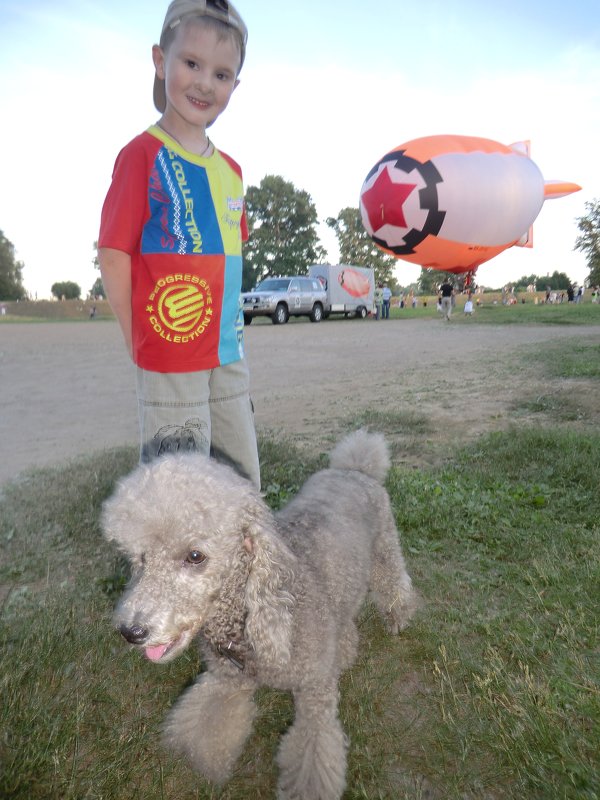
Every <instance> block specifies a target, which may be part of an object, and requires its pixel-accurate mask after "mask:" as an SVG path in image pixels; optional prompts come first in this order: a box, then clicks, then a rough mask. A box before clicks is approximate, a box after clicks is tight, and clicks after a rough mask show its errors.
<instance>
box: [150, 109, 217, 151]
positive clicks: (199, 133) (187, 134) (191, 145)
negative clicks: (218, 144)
mask: <svg viewBox="0 0 600 800" xmlns="http://www.w3.org/2000/svg"><path fill="white" fill-rule="evenodd" d="M156 125H157V126H158V127H159V128H160V129H161V131H163V132H164V133H166V134H167V136H169V137H170V138H171V139H173V141H174V142H177V144H178V145H179V146H180V147H181V148H182V149H183V150H186V151H187V152H188V153H193V154H194V155H196V156H209V155H210V154H211V148H212V143H211V141H210V139H209V138H208V134H207V133H206V131H205V130H202V129H200V128H198V129H197V130H194V131H184V132H182V131H179V130H178V129H177V126H175V125H174V124H172V123H170V122H169V121H168V120H165V118H164V117H161V118H160V119H159V120H158V122H157V123H156Z"/></svg>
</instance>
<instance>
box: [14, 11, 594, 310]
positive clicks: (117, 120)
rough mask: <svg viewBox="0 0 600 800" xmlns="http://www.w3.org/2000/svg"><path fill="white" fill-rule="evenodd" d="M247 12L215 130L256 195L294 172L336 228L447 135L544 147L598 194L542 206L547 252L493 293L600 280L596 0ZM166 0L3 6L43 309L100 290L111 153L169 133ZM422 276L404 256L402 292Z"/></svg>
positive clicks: (490, 272)
mask: <svg viewBox="0 0 600 800" xmlns="http://www.w3.org/2000/svg"><path fill="white" fill-rule="evenodd" d="M568 5H569V7H567V4H566V3H565V2H564V0H520V2H518V1H517V0H502V2H500V3H487V2H484V3H482V2H481V0H454V2H452V3H448V2H445V1H444V2H442V1H441V0H419V2H418V3H412V2H403V0H378V2H371V3H365V2H358V0H347V2H340V0H330V2H327V3H325V2H323V0H302V2H298V1H296V2H293V0H282V2H274V0H238V2H237V4H236V8H237V9H238V10H239V11H240V13H241V14H242V16H243V17H244V20H245V21H246V24H247V26H248V29H249V40H248V50H247V58H246V62H245V64H244V67H243V70H242V72H241V75H240V80H241V82H240V85H239V87H238V88H237V90H236V91H235V93H234V95H233V97H232V100H231V102H230V105H229V107H228V108H227V110H226V111H225V112H224V114H223V115H222V117H221V118H220V119H219V120H217V122H216V123H215V124H214V126H213V127H212V128H211V131H210V136H211V139H212V141H213V142H214V143H215V145H216V146H217V147H218V148H220V149H221V150H223V151H224V152H226V153H228V154H230V155H231V156H233V157H234V158H235V159H236V161H238V162H239V163H240V164H241V165H242V168H243V171H244V181H245V184H246V186H249V185H258V184H259V183H260V181H261V180H262V178H263V177H264V176H265V175H281V176H282V177H283V178H285V179H286V180H288V181H291V182H292V183H293V184H294V185H295V186H296V188H297V189H302V190H305V191H307V192H308V193H309V194H310V195H311V197H312V199H313V202H314V203H315V206H316V209H317V213H318V217H319V220H320V221H321V224H320V226H319V234H320V236H321V242H322V244H323V245H324V246H325V248H326V249H327V251H328V254H329V260H330V261H331V262H333V263H335V262H336V261H337V260H338V257H339V253H338V252H337V242H336V239H335V236H334V234H333V233H332V231H331V230H330V229H329V228H328V227H327V226H326V225H325V223H324V220H325V219H326V218H327V217H331V216H333V217H335V216H337V214H338V213H339V211H340V210H341V209H342V208H345V207H347V206H354V207H356V206H357V205H358V201H359V194H360V190H361V187H362V184H363V181H364V179H365V177H366V175H367V173H368V172H369V170H370V169H371V167H372V166H373V165H374V164H375V163H376V162H377V161H378V160H379V159H380V158H381V157H382V156H383V155H384V154H385V153H387V152H388V151H389V150H392V149H394V148H395V147H397V146H398V145H400V144H402V143H403V142H407V141H409V140H411V139H415V138H419V137H423V136H431V135H436V134H461V135H468V136H482V137H485V138H489V139H493V140H495V141H498V142H501V143H503V144H511V143H513V142H517V141H522V140H530V141H531V158H532V159H533V161H534V162H535V163H536V164H537V166H538V167H539V168H540V170H541V172H542V174H543V176H544V178H545V179H546V180H550V179H561V180H566V181H572V182H575V183H578V184H579V185H581V186H582V187H583V188H582V191H580V192H578V193H576V194H573V195H570V196H569V197H565V198H561V199H557V200H553V201H549V202H546V203H545V204H544V206H543V207H542V210H541V212H540V214H539V216H538V218H537V220H536V222H535V224H534V246H533V248H532V249H525V248H518V247H514V248H511V249H509V250H508V251H505V252H504V253H502V254H501V255H499V256H497V257H496V258H495V259H493V260H491V261H489V262H487V263H486V264H483V265H482V266H481V267H480V268H479V270H478V274H477V281H478V283H480V284H483V285H485V286H491V287H499V286H502V285H504V284H506V283H510V282H511V281H515V280H517V279H518V278H520V277H521V276H523V275H530V274H537V275H540V276H541V275H545V274H548V273H552V272H554V270H558V271H559V272H566V273H567V274H568V275H569V277H570V278H571V279H572V280H573V281H574V282H577V283H579V282H582V281H583V280H584V278H585V277H586V276H587V273H588V268H587V266H586V261H585V255H584V254H583V253H580V252H579V251H574V250H573V246H574V243H575V239H576V237H577V233H578V230H577V223H576V219H577V218H578V217H581V216H584V215H585V214H586V207H585V203H586V201H588V202H589V201H592V200H594V199H597V198H600V155H599V151H600V144H599V143H600V3H599V2H598V0H575V2H574V3H573V4H568ZM166 7H167V2H166V0H97V1H92V0H77V1H76V2H75V0H0V41H1V44H2V46H1V47H0V109H1V113H2V122H3V124H2V126H1V128H0V142H1V143H2V152H3V153H4V163H3V165H2V174H1V175H0V230H1V231H3V233H4V235H5V237H6V238H8V239H9V240H10V241H11V242H12V243H13V245H14V246H15V250H16V257H17V259H18V260H20V261H22V262H23V264H24V270H23V282H24V285H25V288H26V289H27V290H28V291H29V292H30V293H31V295H32V296H33V297H37V298H39V299H42V298H46V297H50V296H51V293H50V287H51V285H52V284H53V283H55V282H56V281H67V280H69V281H74V282H75V283H78V284H79V285H80V286H81V288H82V292H83V295H84V296H85V295H86V294H87V292H88V291H89V290H90V289H91V287H92V285H93V283H94V281H95V280H96V278H97V277H98V276H99V273H98V271H97V270H96V269H95V268H94V264H93V259H94V255H95V253H94V247H93V246H94V242H95V240H96V239H97V236H98V225H99V218H100V211H101V208H102V203H103V200H104V196H105V194H106V191H107V189H108V186H109V183H110V178H111V173H112V169H113V165H114V161H115V158H116V156H117V154H118V152H119V150H120V149H121V147H123V146H124V145H125V144H126V143H127V142H128V141H130V140H131V139H132V138H133V137H134V136H136V135H137V134H138V133H141V132H142V131H143V130H145V129H146V128H147V127H148V126H149V125H151V124H152V123H154V122H155V121H156V120H157V118H158V116H159V115H158V113H157V112H156V110H155V109H154V106H153V103H152V83H153V66H152V59H151V48H152V45H153V44H154V43H155V42H156V41H157V40H158V38H159V35H160V30H161V28H162V22H163V18H164V14H165V11H166ZM419 272H420V268H419V267H418V266H415V265H412V264H409V263H408V262H405V261H401V260H399V261H398V264H397V268H396V277H397V278H398V281H399V282H400V284H401V285H406V284H408V283H410V282H411V281H413V280H416V278H417V277H418V275H419Z"/></svg>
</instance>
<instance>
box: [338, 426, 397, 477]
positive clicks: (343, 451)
mask: <svg viewBox="0 0 600 800" xmlns="http://www.w3.org/2000/svg"><path fill="white" fill-rule="evenodd" d="M329 463H330V465H331V468H332V469H353V470H356V471H357V472H364V473H365V475H369V476H370V477H371V478H374V479H375V480H376V481H379V483H383V482H384V481H385V478H386V475H387V474H388V471H389V468H390V455H389V452H388V446H387V444H386V441H385V439H384V437H383V434H381V433H368V432H367V431H366V430H365V429H364V428H361V429H360V430H358V431H355V432H354V433H351V434H350V435H349V436H346V437H345V439H342V441H341V442H340V443H339V444H338V445H337V446H336V447H335V448H334V450H333V451H332V452H331V455H330V456H329Z"/></svg>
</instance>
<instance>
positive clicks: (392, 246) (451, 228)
mask: <svg viewBox="0 0 600 800" xmlns="http://www.w3.org/2000/svg"><path fill="white" fill-rule="evenodd" d="M579 189H581V187H580V186H578V185H577V184H575V183H565V182H560V181H545V180H544V178H543V176H542V173H541V172H540V170H539V168H538V167H537V166H536V164H535V163H534V162H533V161H532V160H531V158H530V157H529V143H528V142H519V143H518V144H512V145H504V144H500V143H499V142H494V141H492V140H491V139H482V138H478V137H474V136H427V137H424V138H422V139H413V140H412V141H410V142H406V143H405V144H401V145H400V146H399V147H396V148H395V149H394V150H392V151H390V152H389V153H387V154H386V155H385V156H384V157H383V158H382V159H380V161H378V162H377V164H375V166H374V167H373V169H372V170H371V171H370V172H369V174H368V175H367V177H366V180H365V182H364V184H363V187H362V189H361V193H360V213H361V218H362V222H363V225H364V227H365V229H366V231H367V233H368V234H369V236H370V237H371V238H372V239H373V241H374V242H375V243H376V244H377V245H378V246H379V247H381V248H382V249H383V250H385V251H386V252H388V253H390V254H392V255H394V256H396V257H397V258H401V259H405V260H406V261H410V262H412V263H413V264H420V265H421V266H422V267H431V268H433V269H439V270H443V271H446V272H454V273H463V272H472V273H474V272H475V270H476V269H477V267H478V266H479V265H480V264H483V263H484V261H488V260H489V259H490V258H494V256H497V255H498V254H499V253H501V252H502V251H503V250H506V249H507V248H509V247H512V246H513V245H521V246H525V247H527V246H531V225H532V224H533V221H534V220H535V218H536V217H537V215H538V214H539V212H540V210H541V208H542V205H543V204H544V201H545V200H549V199H553V198H557V197H564V196H565V195H568V194H571V193H572V192H577V191H579Z"/></svg>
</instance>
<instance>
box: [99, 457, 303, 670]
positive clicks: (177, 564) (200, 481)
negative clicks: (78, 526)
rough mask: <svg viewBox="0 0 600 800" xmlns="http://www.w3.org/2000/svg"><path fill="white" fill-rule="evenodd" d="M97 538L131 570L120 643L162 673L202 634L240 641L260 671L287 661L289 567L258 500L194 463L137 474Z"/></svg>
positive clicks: (120, 615)
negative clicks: (136, 649)
mask: <svg viewBox="0 0 600 800" xmlns="http://www.w3.org/2000/svg"><path fill="white" fill-rule="evenodd" d="M102 527H103V531H104V534H105V536H106V537H107V538H108V539H109V540H112V541H114V542H116V543H117V545H118V546H119V548H120V549H121V550H122V551H123V552H124V553H125V555H126V556H127V557H128V559H129V560H130V562H131V566H132V577H131V580H130V582H129V584H128V586H127V588H126V590H125V593H124V595H123V598H122V599H121V601H120V603H119V605H118V607H117V609H116V611H115V622H116V625H117V627H118V628H119V630H120V631H121V633H122V634H123V636H124V637H125V638H126V639H127V640H128V641H129V642H131V643H132V644H134V645H136V646H138V647H140V648H142V649H143V650H144V652H145V654H146V656H147V657H148V658H150V659H151V660H153V661H156V662H161V663H165V662H167V661H171V660H172V659H174V658H175V657H176V656H177V655H178V654H179V653H181V652H182V651H183V650H184V649H185V648H186V647H187V646H188V645H189V643H190V642H191V640H192V639H193V638H194V636H195V634H197V633H198V632H199V631H200V630H201V629H210V635H211V639H213V640H218V638H219V637H220V636H221V634H222V637H223V642H224V643H226V641H227V639H231V638H234V639H235V638H236V637H237V638H239V637H242V638H243V639H244V642H245V644H246V645H247V646H248V647H250V648H251V649H252V650H254V652H255V654H256V658H257V660H258V662H259V663H260V664H262V665H263V666H277V667H281V666H284V665H285V663H286V662H287V661H288V660H289V647H290V636H291V621H292V607H293V605H294V598H293V589H292V584H293V573H294V561H295V557H294V556H293V554H292V553H291V552H290V550H289V549H288V548H287V547H286V545H285V544H284V543H283V542H282V541H281V540H280V539H279V537H278V536H277V533H276V529H275V521H274V519H273V516H272V514H271V512H270V511H269V509H268V508H267V506H266V505H265V503H264V502H263V500H262V499H261V497H260V495H259V494H258V492H257V491H256V490H255V489H254V487H253V486H252V485H251V484H250V483H249V482H248V481H246V480H244V479H243V478H241V477H239V476H238V475H237V474H236V473H235V472H234V471H233V470H231V469H230V468H229V467H225V466H223V465H221V464H218V463H216V462H215V461H214V460H213V459H208V458H206V457H205V456H202V455H197V454H186V455H177V456H164V457H162V458H159V459H157V460H156V461H154V462H152V463H151V464H149V465H144V466H141V467H138V468H137V469H136V470H135V471H134V472H133V473H132V474H131V475H129V476H127V477H126V478H124V479H123V480H122V481H121V482H120V483H119V485H118V486H117V488H116V490H115V492H114V494H113V496H112V497H111V498H109V499H108V500H107V501H106V503H105V505H104V510H103V515H102Z"/></svg>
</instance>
